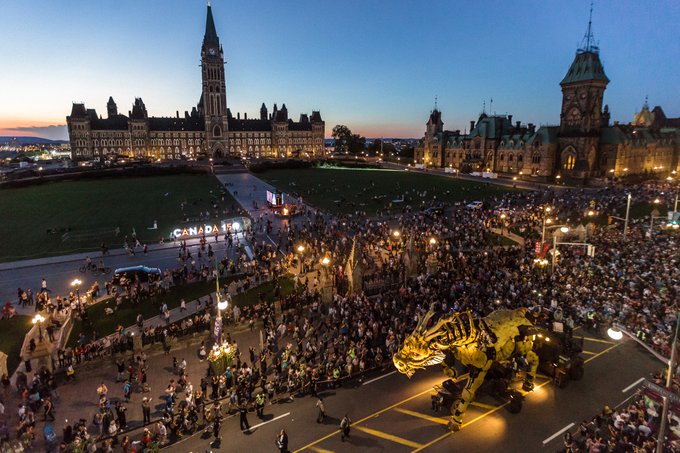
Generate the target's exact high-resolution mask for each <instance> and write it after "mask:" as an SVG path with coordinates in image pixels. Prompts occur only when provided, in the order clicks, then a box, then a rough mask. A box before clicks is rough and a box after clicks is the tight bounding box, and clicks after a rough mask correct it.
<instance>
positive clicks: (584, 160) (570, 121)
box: [414, 23, 680, 181]
mask: <svg viewBox="0 0 680 453" xmlns="http://www.w3.org/2000/svg"><path fill="white" fill-rule="evenodd" d="M608 83H609V79H608V78H607V76H606V75H605V72H604V67H603V66H602V62H601V61H600V56H599V48H598V47H597V46H595V45H594V44H593V39H592V33H591V24H590V23H589V24H588V31H587V33H586V37H585V38H584V44H583V45H582V46H581V48H579V49H578V50H577V52H576V56H575V58H574V61H573V62H572V64H571V66H570V67H569V70H568V71H567V74H566V75H565V76H564V78H563V79H562V81H561V82H560V86H561V87H562V106H561V113H560V123H559V125H556V126H541V127H538V128H537V127H536V126H535V125H534V124H532V123H528V124H526V125H524V124H522V123H521V122H520V121H516V122H514V123H513V118H512V115H487V114H486V113H482V114H481V115H480V116H479V118H478V120H477V121H476V122H475V121H471V122H470V131H469V132H468V133H465V134H461V133H460V131H447V130H444V127H443V125H444V123H443V121H442V114H441V112H440V111H439V110H438V109H437V108H436V107H435V109H434V110H433V111H432V113H431V114H430V118H429V120H428V122H427V125H426V131H425V135H424V137H423V138H422V139H421V140H420V142H419V144H418V146H416V148H415V151H414V164H419V165H423V166H425V167H438V168H451V169H452V170H454V171H456V170H457V171H463V172H474V171H478V172H485V171H486V172H494V173H497V174H500V175H505V176H512V177H519V178H524V177H529V176H533V177H538V178H539V179H542V180H553V179H555V178H564V179H565V180H574V181H586V180H589V179H593V178H605V177H621V176H626V175H643V174H646V175H650V176H652V175H654V174H657V175H658V176H664V177H665V176H667V175H668V174H669V173H670V172H671V171H673V170H680V166H679V162H678V160H679V155H680V118H667V117H666V115H665V114H664V112H663V110H662V109H661V107H658V106H657V107H655V108H654V109H653V110H652V111H650V110H649V106H648V105H647V102H646V101H645V104H644V106H643V107H642V110H641V111H640V112H639V113H638V114H636V115H635V117H634V118H633V121H632V122H630V123H629V124H619V122H614V124H610V113H609V107H608V106H607V105H604V108H603V106H602V104H603V98H604V92H605V89H606V88H607V84H608Z"/></svg>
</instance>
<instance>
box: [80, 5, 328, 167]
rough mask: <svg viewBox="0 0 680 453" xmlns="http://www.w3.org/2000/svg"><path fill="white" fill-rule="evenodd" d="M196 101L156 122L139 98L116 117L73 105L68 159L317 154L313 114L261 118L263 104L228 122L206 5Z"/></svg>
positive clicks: (320, 136) (320, 138)
mask: <svg viewBox="0 0 680 453" xmlns="http://www.w3.org/2000/svg"><path fill="white" fill-rule="evenodd" d="M201 75H202V94H201V98H200V100H199V102H198V105H197V106H196V107H194V108H193V109H192V110H191V113H189V112H188V111H185V112H184V116H180V115H179V112H177V114H176V116H175V117H169V118H158V117H150V116H148V114H147V111H146V106H145V105H144V102H143V101H142V99H141V98H137V99H135V102H134V104H133V105H132V110H130V111H129V112H128V115H127V116H125V115H122V114H119V113H118V108H117V106H116V103H115V102H114V100H113V98H111V97H110V98H109V101H108V104H107V117H106V118H102V117H101V116H99V115H97V112H96V111H95V110H94V109H88V108H86V107H85V105H84V104H73V107H72V109H71V114H70V115H69V116H67V117H66V123H67V125H68V132H69V139H70V142H71V152H72V157H73V158H74V159H105V158H106V156H107V155H111V154H118V155H125V156H130V157H145V158H150V159H154V160H156V159H185V158H194V157H197V156H201V155H208V156H215V157H219V156H226V155H232V156H239V157H249V158H262V157H265V158H276V157H315V156H320V155H323V154H324V136H325V123H324V121H323V120H322V119H321V114H320V112H318V111H314V112H312V114H311V115H307V114H302V115H300V118H299V121H293V120H292V119H290V118H289V117H288V109H287V108H286V105H285V104H283V105H282V106H281V108H280V109H279V108H278V107H277V105H276V104H274V108H273V111H272V112H271V113H269V112H268V110H267V107H266V106H265V104H264V103H263V104H262V107H261V108H260V117H259V118H250V119H249V118H248V115H247V114H244V115H243V118H241V115H240V113H237V115H236V118H234V117H233V116H232V114H231V111H230V110H229V108H228V107H227V90H226V82H225V72H224V52H223V50H222V46H221V45H220V40H219V38H218V36H217V32H216V29H215V22H214V20H213V15H212V9H211V7H210V5H208V13H207V18H206V25H205V35H204V38H203V45H202V47H201Z"/></svg>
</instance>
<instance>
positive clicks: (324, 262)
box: [321, 256, 331, 266]
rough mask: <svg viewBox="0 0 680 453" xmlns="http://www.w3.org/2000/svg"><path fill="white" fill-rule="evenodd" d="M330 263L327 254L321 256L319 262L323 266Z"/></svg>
mask: <svg viewBox="0 0 680 453" xmlns="http://www.w3.org/2000/svg"><path fill="white" fill-rule="evenodd" d="M330 263H331V259H330V258H329V257H327V256H324V257H323V258H321V264H322V265H324V266H328V265H329V264H330Z"/></svg>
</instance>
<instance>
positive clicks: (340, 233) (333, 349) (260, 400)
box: [18, 183, 680, 451]
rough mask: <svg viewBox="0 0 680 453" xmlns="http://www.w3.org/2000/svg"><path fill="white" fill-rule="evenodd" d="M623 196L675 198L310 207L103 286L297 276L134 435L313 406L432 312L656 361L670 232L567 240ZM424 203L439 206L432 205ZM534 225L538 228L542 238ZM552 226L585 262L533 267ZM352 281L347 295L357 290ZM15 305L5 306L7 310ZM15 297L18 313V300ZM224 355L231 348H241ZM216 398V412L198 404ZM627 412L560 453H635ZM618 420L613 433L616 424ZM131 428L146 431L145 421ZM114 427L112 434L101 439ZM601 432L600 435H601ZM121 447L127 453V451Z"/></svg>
mask: <svg viewBox="0 0 680 453" xmlns="http://www.w3.org/2000/svg"><path fill="white" fill-rule="evenodd" d="M629 194H630V196H631V197H633V198H634V199H635V200H637V201H638V202H641V203H650V204H654V201H655V200H657V199H659V203H658V204H659V205H660V204H662V203H663V204H665V205H666V206H670V205H672V195H671V194H672V191H671V190H670V187H669V186H667V185H665V184H662V183H645V184H638V185H634V186H627V187H616V186H612V187H607V188H603V189H600V190H583V189H570V190H565V191H560V192H555V191H553V190H551V189H545V190H537V191H532V192H514V193H511V194H508V195H505V196H498V197H497V198H496V199H495V200H491V201H490V202H488V203H487V205H486V206H484V207H483V208H482V209H471V208H467V207H466V206H465V204H464V203H461V204H459V205H451V206H444V208H445V211H444V212H441V211H438V210H430V211H425V210H424V211H420V212H405V213H403V214H402V215H399V216H397V217H393V218H391V219H389V218H384V217H379V218H366V217H364V216H350V215H346V216H330V215H328V214H324V213H322V212H319V211H313V210H311V209H307V210H303V212H302V214H301V215H300V216H299V217H297V218H296V219H295V220H291V221H289V222H286V223H285V224H284V226H283V227H282V228H279V229H277V230H276V231H274V229H273V227H272V224H271V222H270V221H268V220H267V219H265V218H259V219H255V221H254V224H253V230H252V232H249V233H246V234H249V236H250V238H251V241H250V244H251V252H252V253H251V255H250V256H249V255H248V254H247V253H246V252H245V249H244V248H243V246H241V245H234V244H233V243H232V247H234V248H235V249H234V251H235V258H230V257H229V256H228V255H227V254H226V253H225V256H224V257H223V258H222V259H221V260H219V261H217V266H216V267H215V266H214V265H213V263H214V262H215V261H214V252H213V249H212V247H211V245H210V244H208V241H206V240H204V241H202V242H201V244H200V246H199V247H198V248H197V249H193V250H191V249H190V248H189V247H186V246H185V245H182V246H181V247H180V248H179V253H178V263H179V264H178V266H177V268H176V269H174V270H170V271H166V272H165V273H164V275H163V276H162V278H160V279H159V280H158V281H156V282H152V284H142V283H140V282H136V281H125V280H124V281H123V282H119V284H118V285H108V284H107V285H106V288H105V289H106V292H107V294H112V295H114V296H115V298H116V300H118V299H121V300H131V301H133V302H134V303H141V302H142V301H143V300H144V298H146V297H149V296H150V295H152V294H156V292H159V293H162V292H163V291H165V290H167V289H168V288H169V287H170V286H171V285H173V284H181V283H183V282H186V281H193V280H194V279H203V280H208V279H213V278H215V277H216V276H217V275H220V276H222V277H225V276H228V275H230V274H236V273H241V272H245V273H247V274H249V275H251V278H249V279H243V280H233V281H230V282H228V283H226V284H224V288H223V290H224V297H225V298H230V297H231V296H233V295H235V294H238V293H240V292H244V291H247V290H248V289H250V288H251V287H254V286H257V284H259V283H260V282H263V281H267V280H270V279H274V280H276V277H278V276H279V275H281V274H282V273H284V272H285V271H291V272H293V273H294V274H295V275H296V276H295V281H296V284H295V291H294V292H293V293H291V294H288V295H282V293H281V288H280V287H279V286H278V285H277V286H276V289H275V299H276V300H277V301H278V302H279V304H280V307H281V309H282V311H281V313H280V314H277V312H276V310H275V308H274V306H273V304H271V303H268V302H266V301H265V300H264V299H261V300H260V301H259V303H256V304H255V305H254V306H252V307H238V306H235V305H232V307H231V308H230V309H229V310H227V311H226V312H225V313H224V321H225V323H237V322H238V323H244V324H245V325H248V326H249V327H250V329H251V330H252V329H253V328H254V327H255V326H256V325H257V326H258V327H259V326H262V330H263V333H264V335H263V343H262V347H261V348H253V347H251V348H249V349H248V351H247V353H246V351H239V352H237V354H236V356H235V359H234V363H233V366H232V367H230V368H229V369H228V370H226V372H225V373H224V374H223V375H219V376H218V375H215V374H214V373H212V371H211V369H210V367H206V374H205V376H203V377H202V379H201V382H200V384H198V385H196V386H195V387H194V386H193V385H192V383H191V382H190V381H189V379H188V377H187V375H186V374H185V373H184V368H186V366H184V367H183V366H181V363H182V362H183V360H182V361H179V362H178V364H179V366H177V367H176V369H175V370H174V371H175V372H176V375H175V376H173V378H172V381H171V382H170V383H169V384H168V387H167V388H166V391H165V392H164V399H165V405H164V410H163V417H162V420H160V422H159V423H160V424H156V425H154V426H153V427H149V428H147V431H148V435H147V432H146V431H145V433H144V435H143V440H142V442H143V443H146V444H148V443H149V442H151V441H152V440H153V439H155V440H157V441H159V442H161V443H164V442H166V441H167V440H168V439H169V438H173V439H175V438H178V437H180V436H182V435H183V434H184V433H186V432H193V431H195V430H196V429H199V428H198V426H199V425H201V426H211V427H213V429H215V423H217V424H218V425H219V423H220V420H221V417H222V416H223V415H224V414H227V413H229V412H234V413H236V412H239V413H241V411H243V410H244V409H243V408H247V407H248V406H254V407H256V408H257V407H262V404H264V402H273V401H276V400H277V399H280V398H294V397H297V396H300V395H304V394H312V395H316V393H317V391H319V390H320V389H321V388H323V387H324V386H339V385H342V382H343V381H344V380H346V379H351V378H354V377H357V376H361V375H362V374H363V373H364V372H366V371H369V370H373V369H376V368H380V367H382V366H384V365H385V364H389V363H390V362H391V356H392V355H393V354H394V353H395V351H396V350H397V349H398V348H399V347H400V345H401V344H402V342H403V340H404V338H405V337H406V336H407V335H408V334H409V333H410V332H411V331H412V329H413V328H414V326H415V324H416V322H417V320H418V318H419V316H422V315H423V314H424V313H425V312H426V311H427V310H428V309H430V308H431V307H434V308H435V309H436V311H437V315H436V316H435V318H434V319H433V321H434V320H436V317H437V316H440V315H443V314H446V313H450V312H451V311H462V310H470V311H472V313H473V315H475V316H485V315H487V314H489V313H490V312H492V311H494V310H496V309H498V308H518V307H526V308H528V309H529V310H530V312H531V313H532V316H533V317H534V319H535V320H536V322H538V323H544V324H545V325H551V324H552V322H553V321H561V322H564V323H565V325H566V326H567V328H568V329H572V328H574V326H577V325H583V326H586V327H589V328H598V327H602V326H609V325H611V324H612V323H617V324H620V325H623V326H625V327H626V328H627V329H629V330H630V331H631V332H633V333H634V334H635V335H637V337H638V338H639V339H640V341H643V342H646V343H648V344H649V345H650V346H651V347H653V348H655V349H656V350H657V351H659V353H661V354H662V355H665V356H669V355H670V346H671V344H670V339H671V335H672V332H673V327H674V325H675V322H676V313H677V309H678V306H677V304H678V300H680V266H678V260H679V259H680V258H679V257H680V254H679V253H678V242H679V241H678V236H677V234H674V233H673V232H672V231H671V232H668V231H665V230H662V229H661V228H659V226H658V224H657V227H656V228H654V227H650V223H649V221H648V219H645V218H643V219H640V220H631V221H630V223H629V225H628V229H627V231H625V233H624V231H623V226H622V225H620V224H612V225H602V224H599V223H598V224H592V225H590V226H589V227H588V228H586V229H585V231H586V233H585V234H587V237H577V236H574V235H575V234H582V233H581V232H579V230H578V229H577V228H576V227H577V226H579V225H582V224H584V223H587V222H589V220H590V219H591V216H592V215H593V214H594V215H595V216H597V217H599V218H603V217H606V216H608V215H612V216H616V217H619V216H621V215H623V212H622V210H623V209H624V208H625V205H626V201H627V197H628V195H629ZM431 204H432V205H433V206H438V207H442V204H441V203H439V202H437V201H434V200H433V201H432V203H431ZM501 208H502V211H500V210H499V209H501ZM548 208H549V209H548ZM591 211H592V213H591ZM501 212H502V213H503V217H501V216H500V213H501ZM589 214H590V216H589ZM546 219H550V222H549V225H550V226H549V227H548V228H547V235H546V234H545V233H544V227H545V225H546ZM559 225H568V226H570V227H571V231H570V232H569V233H564V236H562V237H560V240H559V242H570V243H577V242H582V243H585V242H587V243H588V244H590V245H592V246H594V247H595V253H594V254H588V253H585V247H579V246H576V247H573V246H567V245H558V250H559V256H558V259H556V260H555V266H554V271H551V269H550V267H551V266H541V265H537V262H536V261H535V258H536V257H537V255H536V250H537V247H536V244H535V243H534V240H538V239H540V238H541V237H543V238H544V239H545V240H546V242H551V240H552V237H553V236H552V235H553V234H556V233H554V232H555V228H554V226H559ZM652 225H653V223H652ZM494 227H499V228H501V230H502V231H503V229H505V231H513V232H516V233H517V234H519V235H520V236H522V237H524V238H525V239H526V242H525V243H524V244H523V245H520V244H518V245H515V246H503V245H500V243H499V241H498V238H497V237H496V236H495V235H494V234H493V233H491V232H490V230H491V229H492V228H494ZM265 234H269V236H270V237H273V238H274V241H273V242H274V244H269V243H266V242H265V241H264V240H258V239H256V238H258V237H259V238H262V237H263V236H264V235H265ZM569 235H571V236H569ZM624 236H625V237H624ZM218 239H219V238H216V240H218ZM229 239H230V237H225V238H224V240H225V241H229ZM554 242H555V243H558V241H557V240H556V241H554ZM538 250H543V247H542V246H541V247H538ZM350 253H353V254H354V256H353V259H354V260H355V261H356V264H355V265H358V266H360V267H361V270H362V272H361V278H362V282H361V284H362V285H364V286H365V287H378V288H383V289H384V290H381V291H376V292H375V294H371V295H368V294H367V293H366V292H361V291H359V292H355V293H348V291H347V290H348V288H349V287H350V284H349V280H350V278H354V277H353V276H349V275H347V274H346V272H347V268H346V267H345V264H346V262H347V259H348V256H349V254H350ZM539 253H543V252H539ZM320 263H323V264H320ZM329 281H330V282H332V284H333V286H334V287H335V291H334V295H333V296H332V297H331V299H330V301H325V302H326V303H324V299H323V297H322V286H323V285H324V284H325V283H324V282H329ZM352 283H353V284H354V285H355V287H356V284H357V282H352ZM23 293H24V292H23V291H22V293H20V294H19V295H18V296H19V299H20V301H21V300H23V299H24V296H23ZM41 297H44V296H41ZM47 297H48V298H49V294H47ZM26 299H28V300H29V301H30V297H29V296H28V294H26ZM25 303H29V302H28V301H27V302H25ZM117 305H118V303H117ZM50 306H52V307H54V308H53V309H54V310H55V311H56V312H58V311H59V310H68V309H76V310H77V309H79V306H78V304H75V303H74V301H73V300H72V297H71V298H67V299H65V300H61V298H57V299H56V301H55V303H50ZM209 308H210V307H206V308H204V309H203V310H204V311H202V312H199V313H196V314H193V315H191V316H189V317H186V318H184V319H182V320H181V321H179V322H176V323H172V324H169V325H165V326H156V327H150V326H147V327H145V328H143V329H142V333H141V335H142V339H143V343H144V344H150V343H156V342H162V343H164V344H165V343H167V342H168V338H169V337H172V336H180V335H183V334H187V333H193V332H201V331H206V330H210V328H211V317H210V311H209ZM227 339H228V340H230V341H232V340H231V339H230V338H227ZM232 343H233V345H234V346H235V347H236V348H237V351H238V345H236V344H235V342H234V341H232ZM130 347H131V341H130V337H129V336H128V335H126V334H125V332H124V331H120V332H119V333H118V335H116V336H113V337H104V338H101V339H93V338H90V339H89V340H88V339H86V338H81V339H80V340H79V342H78V346H77V347H75V348H73V349H71V350H69V349H67V350H64V351H59V354H58V356H59V365H60V366H62V367H65V368H69V367H72V366H73V365H74V364H78V363H79V362H80V361H86V360H92V359H96V358H98V357H100V356H101V355H103V354H110V353H114V354H115V353H117V352H123V351H125V350H127V349H129V348H130ZM207 352H208V351H207V349H206V346H205V345H202V346H201V348H200V349H199V351H198V353H197V356H198V359H199V360H205V357H206V356H207ZM144 366H145V365H144V359H136V360H135V361H134V363H131V364H130V365H129V368H130V369H128V368H125V369H124V370H123V372H122V373H123V374H125V373H127V377H126V379H125V381H126V384H127V385H130V386H133V385H135V382H137V383H138V384H137V385H142V384H141V383H140V380H141V379H142V377H141V376H142V375H141V374H140V372H143V373H146V370H144ZM119 372H121V370H120V369H119ZM121 377H123V376H121ZM141 388H142V389H143V386H142V387H141ZM101 393H102V392H100V402H99V406H98V407H99V410H98V414H99V416H96V420H98V421H99V420H101V421H100V423H97V424H96V426H97V427H98V430H99V432H98V435H97V436H96V437H95V439H96V438H98V437H100V436H106V434H107V432H108V433H109V434H111V432H113V433H114V434H115V433H116V432H118V430H119V429H120V427H121V426H122V425H125V424H126V423H125V421H126V419H125V415H124V414H125V410H124V408H125V406H124V403H120V404H121V405H122V409H121V410H122V414H123V416H122V417H121V413H119V409H120V408H119V407H118V406H117V405H116V404H117V403H116V404H114V405H113V406H112V404H110V403H109V402H108V400H107V398H106V392H103V393H104V395H103V397H102V395H101ZM145 398H147V397H145ZM41 399H42V398H41ZM220 399H222V402H219V401H218V400H220ZM213 400H215V403H214V404H212V403H210V404H206V403H209V402H212V401H213ZM635 403H637V402H635ZM634 407H638V405H637V404H633V405H631V407H629V408H628V409H626V410H625V411H620V412H619V413H617V414H616V415H620V417H618V418H617V417H614V415H615V414H614V413H611V414H603V416H602V419H601V420H600V422H599V426H598V427H597V428H598V429H591V428H590V427H589V428H588V429H587V432H583V433H581V435H580V436H575V437H579V439H584V440H583V442H581V443H579V442H580V441H579V440H578V439H576V438H574V439H573V440H571V442H572V445H571V446H570V447H567V439H566V438H565V448H572V450H568V451H577V450H576V449H577V448H581V447H582V445H586V447H587V448H588V449H590V450H589V451H634V450H630V449H629V450H626V449H625V448H628V447H625V448H624V447H621V446H620V445H619V444H625V445H628V444H629V443H630V444H632V445H634V446H635V448H639V449H641V450H639V451H647V450H646V449H647V448H648V447H650V446H651V445H652V440H651V437H650V436H649V434H644V433H645V431H647V429H646V428H645V426H648V425H649V426H651V427H652V428H651V429H652V430H653V427H654V420H653V419H650V418H649V414H644V413H637V414H633V412H635V411H636V410H638V409H635V408H634ZM622 412H623V413H622ZM626 414H627V415H626ZM607 417H609V418H607ZM619 418H621V419H622V420H623V422H621V423H619V422H618V420H619ZM652 418H653V417H652ZM93 420H95V418H93ZM105 420H106V421H105ZM199 420H201V422H200V423H199ZM216 420H217V422H216ZM243 420H244V419H243V418H242V423H244V422H243ZM612 420H613V421H612ZM631 420H632V422H631ZM144 421H145V423H146V422H148V421H150V420H147V416H146V412H145V420H144ZM112 422H113V423H116V424H115V425H114V426H115V427H116V429H115V430H113V431H112V428H111V426H112V425H111V423H112ZM617 423H618V425H617ZM630 423H636V431H635V436H632V435H629V434H631V433H629V432H627V431H626V429H625V426H627V425H628V424H630ZM80 425H82V426H80ZM80 425H79V426H74V427H72V429H71V434H74V433H75V434H74V436H73V438H72V439H71V440H72V441H74V440H76V439H77V438H81V439H84V438H87V439H89V437H86V436H85V435H86V434H87V423H81V424H80ZM609 425H611V426H613V427H614V428H613V429H614V431H612V429H610V426H609ZM245 426H246V427H247V426H248V422H247V417H246V418H245ZM605 430H606V431H608V432H609V434H610V435H611V436H604V435H603V433H604V431H605ZM217 432H219V427H218V428H217ZM650 432H651V431H650ZM641 433H642V434H641ZM614 434H616V435H614ZM88 436H89V434H88ZM216 437H217V436H216ZM612 437H613V438H614V440H613V444H612V443H611V442H612ZM624 439H625V440H624ZM111 441H112V442H114V441H115V439H111ZM120 442H121V445H130V448H132V443H131V442H130V439H127V440H125V439H123V440H121V441H120ZM598 444H599V446H598ZM609 444H611V445H609ZM598 448H599V449H600V450H598ZM607 448H608V449H609V450H607ZM621 448H624V449H621ZM583 451H585V450H583Z"/></svg>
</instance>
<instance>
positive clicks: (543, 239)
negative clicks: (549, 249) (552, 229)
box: [541, 206, 552, 247]
mask: <svg viewBox="0 0 680 453" xmlns="http://www.w3.org/2000/svg"><path fill="white" fill-rule="evenodd" d="M550 211H551V208H550V206H546V207H545V209H544V212H543V228H542V230H541V247H543V243H544V242H545V224H546V223H548V224H550V222H552V221H551V220H550V219H549V218H548V216H547V214H548V213H549V212H550Z"/></svg>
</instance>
